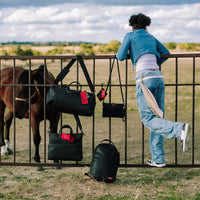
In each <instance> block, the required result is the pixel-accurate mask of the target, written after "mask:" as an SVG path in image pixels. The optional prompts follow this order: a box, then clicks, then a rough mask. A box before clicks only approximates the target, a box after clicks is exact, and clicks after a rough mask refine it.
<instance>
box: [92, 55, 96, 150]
mask: <svg viewBox="0 0 200 200" xmlns="http://www.w3.org/2000/svg"><path fill="white" fill-rule="evenodd" d="M95 67H96V63H95V58H93V85H95ZM94 141H95V113H94V115H93V116H92V152H93V151H94Z"/></svg>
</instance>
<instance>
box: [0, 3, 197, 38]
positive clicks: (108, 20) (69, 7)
mask: <svg viewBox="0 0 200 200" xmlns="http://www.w3.org/2000/svg"><path fill="white" fill-rule="evenodd" d="M199 10H200V3H197V4H184V5H159V6H158V5H157V6H156V5H148V6H147V5H146V6H145V5H144V6H102V5H98V6H95V5H89V4H83V3H79V4H78V3H76V4H73V3H64V4H58V5H53V6H46V7H20V8H16V9H15V8H4V9H1V10H0V24H1V32H0V38H1V41H13V40H15V41H53V40H59V41H74V40H76V41H79V40H82V41H93V42H109V41H111V40H114V39H117V40H119V41H121V39H122V37H123V36H124V34H125V33H126V32H129V31H131V27H129V26H128V20H129V18H130V16H131V15H132V14H135V13H139V12H143V13H145V14H146V15H148V16H150V17H151V19H152V24H151V26H150V27H149V28H148V30H149V32H151V33H152V34H153V35H155V36H156V37H157V38H158V39H159V40H160V41H161V42H170V41H174V42H199V40H200V37H199V28H200V15H199Z"/></svg>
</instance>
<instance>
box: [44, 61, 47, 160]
mask: <svg viewBox="0 0 200 200" xmlns="http://www.w3.org/2000/svg"><path fill="white" fill-rule="evenodd" d="M46 70H47V60H46V58H45V59H44V163H46V141H47V137H46V136H47V130H46V92H47V91H46V89H47V88H46Z"/></svg>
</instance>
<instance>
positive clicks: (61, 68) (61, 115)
mask: <svg viewBox="0 0 200 200" xmlns="http://www.w3.org/2000/svg"><path fill="white" fill-rule="evenodd" d="M62 70H63V59H62V58H61V59H60V71H62ZM62 83H63V81H62V80H61V83H60V84H61V85H62ZM62 125H63V114H62V112H61V113H60V126H61V127H62Z"/></svg>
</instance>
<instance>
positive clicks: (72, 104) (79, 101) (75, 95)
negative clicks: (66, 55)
mask: <svg viewBox="0 0 200 200" xmlns="http://www.w3.org/2000/svg"><path fill="white" fill-rule="evenodd" d="M77 60H78V61H79V63H80V65H81V67H82V69H83V72H84V74H85V77H86V79H87V82H88V85H89V87H90V90H91V93H89V92H86V91H81V90H72V89H70V88H69V85H70V84H69V85H68V86H66V85H61V87H59V86H56V85H53V86H51V87H50V89H49V91H48V92H47V98H46V103H47V104H48V105H50V106H51V107H52V109H55V110H57V111H59V112H64V113H69V114H75V115H82V116H91V115H93V114H94V109H95V105H96V100H95V95H94V86H93V85H92V82H91V79H90V76H89V74H88V71H87V68H86V66H85V64H84V62H83V59H82V57H81V56H77ZM75 61H76V59H72V60H71V61H70V62H69V63H68V65H67V66H66V67H65V68H64V69H63V70H62V71H61V72H60V74H59V75H58V76H57V78H56V80H55V84H57V83H58V82H59V81H62V80H63V78H64V77H65V76H66V75H67V73H68V72H69V69H70V68H71V66H72V65H73V64H74V62H75ZM78 84H79V83H78ZM79 85H80V84H79Z"/></svg>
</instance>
